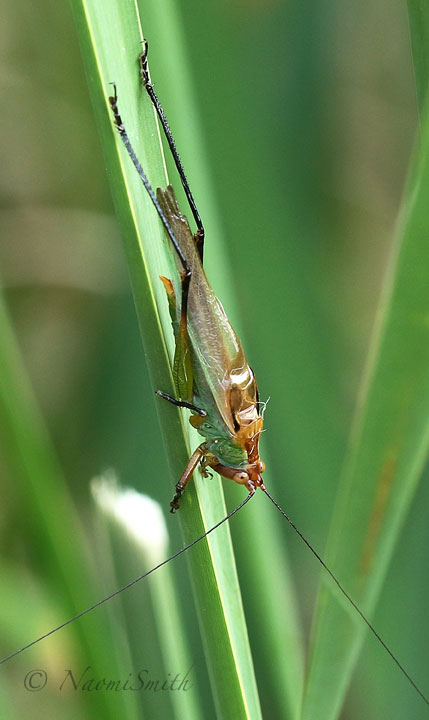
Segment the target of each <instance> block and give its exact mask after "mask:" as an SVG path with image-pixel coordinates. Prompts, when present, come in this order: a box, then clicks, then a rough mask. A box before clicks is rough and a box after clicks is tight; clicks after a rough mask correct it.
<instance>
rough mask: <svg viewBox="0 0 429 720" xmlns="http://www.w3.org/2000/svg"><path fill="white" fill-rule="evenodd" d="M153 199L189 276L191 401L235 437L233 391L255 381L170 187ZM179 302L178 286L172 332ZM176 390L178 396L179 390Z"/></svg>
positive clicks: (188, 318)
mask: <svg viewBox="0 0 429 720" xmlns="http://www.w3.org/2000/svg"><path fill="white" fill-rule="evenodd" d="M157 197H158V201H159V203H160V205H161V208H162V211H163V213H164V215H165V217H166V219H167V220H168V222H169V224H170V227H171V229H172V230H173V232H174V235H175V237H176V239H177V242H178V243H179V245H180V248H181V250H182V252H183V254H184V255H185V258H186V260H187V262H188V265H189V267H190V269H191V271H192V277H191V282H190V286H189V297H188V313H187V326H188V334H189V342H190V351H191V364H192V372H193V383H194V389H193V393H194V396H195V395H197V396H198V397H199V398H201V402H202V403H204V404H205V405H204V404H203V405H202V407H204V409H207V410H208V412H209V411H210V405H212V404H213V403H214V404H215V406H216V408H217V411H218V413H219V415H220V416H221V418H222V420H223V422H224V424H225V425H226V428H227V429H228V431H229V433H230V434H231V435H234V434H235V426H234V418H233V415H232V410H231V402H230V395H231V391H232V390H236V389H237V388H246V387H247V386H248V385H249V383H251V382H252V380H253V373H252V372H251V370H250V368H249V366H248V364H247V361H246V358H245V356H244V352H243V349H242V347H241V344H240V341H239V340H238V338H237V336H236V334H235V332H234V330H233V328H232V327H231V324H230V322H229V320H228V318H227V316H226V313H225V311H224V309H223V307H222V304H221V302H220V301H219V300H218V299H217V297H216V295H215V294H214V292H213V290H212V289H211V287H210V285H209V283H208V280H207V277H206V274H205V272H204V268H203V266H202V263H201V260H200V257H199V255H198V252H197V249H196V246H195V242H194V237H193V234H192V232H191V229H190V227H189V224H188V221H187V220H186V218H185V217H184V216H183V215H182V213H181V212H180V209H179V206H178V204H177V200H176V197H175V194H174V190H173V188H172V187H171V185H169V186H168V188H167V189H166V190H165V191H163V190H160V189H158V190H157ZM176 263H177V267H178V270H179V273H180V272H181V271H182V269H183V268H182V266H181V264H180V260H179V259H178V258H177V257H176ZM180 297H181V292H180V287H176V288H175V298H176V303H175V305H176V328H178V327H179V323H180ZM174 324H175V323H174V322H173V325H174ZM179 342H182V344H183V340H180V338H179V334H178V331H176V346H177V345H178V343H179ZM176 354H177V347H176ZM182 354H183V348H182V349H181V350H180V355H182ZM178 390H179V391H180V387H178Z"/></svg>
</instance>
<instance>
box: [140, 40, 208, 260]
mask: <svg viewBox="0 0 429 720" xmlns="http://www.w3.org/2000/svg"><path fill="white" fill-rule="evenodd" d="M148 49H149V45H148V42H147V40H143V50H142V52H141V53H140V55H139V63H140V78H141V81H142V85H143V87H144V88H145V90H146V92H147V94H148V95H149V97H150V99H151V101H152V104H153V106H154V108H155V110H156V113H157V115H158V117H159V121H160V123H161V125H162V129H163V130H164V134H165V137H166V138H167V142H168V146H169V148H170V151H171V154H172V156H173V160H174V163H175V165H176V168H177V172H178V173H179V176H180V180H181V182H182V186H183V189H184V191H185V195H186V198H187V200H188V203H189V207H190V208H191V212H192V215H193V216H194V220H195V223H196V225H197V228H198V229H197V232H196V233H195V234H194V240H195V244H196V246H197V251H198V255H199V256H200V260H201V262H203V254H204V237H205V230H204V225H203V222H202V220H201V217H200V214H199V212H198V209H197V206H196V204H195V200H194V196H193V195H192V192H191V188H190V187H189V182H188V179H187V177H186V175H185V170H184V168H183V164H182V161H181V159H180V155H179V153H178V151H177V147H176V143H175V142H174V138H173V133H172V132H171V129H170V126H169V124H168V121H167V118H166V116H165V113H164V109H163V107H162V105H161V103H160V101H159V98H158V96H157V94H156V92H155V90H154V89H153V85H152V83H151V81H150V77H149V68H148V64H147V54H148Z"/></svg>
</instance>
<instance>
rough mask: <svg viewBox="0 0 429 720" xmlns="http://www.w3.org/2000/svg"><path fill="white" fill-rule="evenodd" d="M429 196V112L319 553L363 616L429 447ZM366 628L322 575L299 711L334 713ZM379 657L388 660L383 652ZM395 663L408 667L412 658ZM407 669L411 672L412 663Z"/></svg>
mask: <svg viewBox="0 0 429 720" xmlns="http://www.w3.org/2000/svg"><path fill="white" fill-rule="evenodd" d="M428 198H429V121H428V118H427V117H426V118H424V120H423V124H422V137H421V142H420V144H419V147H418V149H417V153H416V154H415V157H414V162H413V165H412V171H411V173H410V177H409V182H408V186H407V191H406V193H405V197H404V200H403V204H402V210H401V215H400V220H399V223H398V229H397V237H396V242H395V246H394V249H393V253H392V257H391V263H390V268H389V272H388V275H387V278H386V284H385V287H384V292H383V296H382V301H381V305H380V308H379V314H378V322H377V325H376V329H375V333H374V337H373V343H372V351H371V353H370V357H369V362H368V367H367V373H366V377H365V379H364V383H363V387H362V391H361V396H360V402H359V407H358V411H357V413H356V417H355V421H354V427H353V431H352V435H351V441H350V446H349V451H348V455H347V458H346V463H345V468H344V472H343V476H342V480H341V484H340V491H339V496H338V502H337V506H336V510H335V513H334V518H333V522H332V526H331V533H330V541H329V543H328V551H327V555H326V561H327V564H328V565H329V566H330V567H331V568H332V569H333V571H334V572H335V574H336V575H337V577H338V578H339V579H340V581H341V582H342V583H343V584H344V586H345V588H346V589H347V591H348V592H349V593H350V595H351V596H352V597H353V599H354V600H355V601H356V602H357V603H358V605H359V607H360V608H361V609H362V611H363V612H364V613H365V614H366V615H367V616H369V617H371V616H372V614H373V611H374V608H375V605H376V602H377V599H378V597H379V594H380V591H381V588H382V585H383V581H384V578H385V576H386V572H387V569H388V566H389V562H390V560H391V557H392V554H393V552H394V549H395V544H396V543H397V541H398V538H399V535H400V531H401V528H402V526H403V523H404V520H405V517H406V514H407V511H408V509H409V506H410V502H411V500H412V498H413V495H414V492H415V490H416V487H417V483H418V481H419V479H420V476H421V472H422V468H423V464H424V462H425V460H426V457H427V451H428V440H429V426H428V408H429V373H428V368H429V342H428V328H429V325H428V307H429V283H428V268H429V245H428V242H427V207H428ZM378 629H379V631H380V633H381V634H382V635H383V632H382V629H381V628H378ZM365 634H366V629H365V625H364V624H363V623H362V622H361V621H360V620H359V618H358V617H357V616H356V614H355V613H354V612H353V610H352V609H351V608H350V607H348V606H347V603H346V602H345V601H343V600H342V599H341V597H339V594H338V593H332V585H331V584H330V583H329V580H327V579H326V577H324V579H323V585H322V588H321V591H320V595H319V598H318V604H317V608H316V620H315V624H314V627H313V636H312V648H311V656H310V669H309V676H308V681H307V684H306V689H305V696H304V704H303V710H302V715H301V717H302V718H305V720H310V719H313V718H316V717H317V719H318V720H328V719H330V720H333V719H334V718H337V717H338V716H339V712H340V709H341V705H342V702H343V699H344V695H345V692H346V690H347V686H348V683H349V681H350V676H351V673H352V670H353V667H354V664H355V661H356V659H357V656H358V653H359V650H360V648H361V646H362V643H363V639H364V637H365ZM386 640H388V639H387V638H386ZM383 652H384V651H383V650H382V649H381V648H380V653H381V654H382V653H383ZM384 661H385V662H390V660H389V658H388V657H387V656H386V657H385V658H384ZM402 661H403V662H404V664H406V665H407V666H410V665H412V656H410V657H409V658H408V662H407V659H406V658H402ZM408 669H409V671H410V673H411V675H418V668H412V667H408ZM397 682H398V683H400V682H403V687H404V690H403V691H404V693H406V692H410V693H412V692H413V691H412V689H411V688H409V687H408V685H407V682H406V680H405V678H401V677H400V676H399V674H398V678H397ZM411 700H412V702H415V703H416V704H417V706H419V703H421V700H420V699H419V698H418V696H417V695H415V696H413V697H412V699H411Z"/></svg>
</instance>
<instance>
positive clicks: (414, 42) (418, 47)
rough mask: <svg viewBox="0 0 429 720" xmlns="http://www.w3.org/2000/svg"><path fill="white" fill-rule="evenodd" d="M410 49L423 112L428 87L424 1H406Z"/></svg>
mask: <svg viewBox="0 0 429 720" xmlns="http://www.w3.org/2000/svg"><path fill="white" fill-rule="evenodd" d="M408 19H409V23H410V34H411V47H412V51H413V60H414V74H415V78H416V89H417V101H418V104H419V109H420V112H422V111H423V108H424V104H425V101H426V99H427V90H428V87H429V52H428V47H429V7H428V4H427V2H425V0H408Z"/></svg>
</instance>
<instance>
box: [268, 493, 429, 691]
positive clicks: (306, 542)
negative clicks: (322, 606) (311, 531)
mask: <svg viewBox="0 0 429 720" xmlns="http://www.w3.org/2000/svg"><path fill="white" fill-rule="evenodd" d="M261 490H262V491H263V492H264V493H265V495H266V496H267V497H268V498H269V499H270V500H271V502H272V503H273V505H275V507H276V508H277V510H278V511H279V512H280V513H281V514H282V515H283V517H284V518H286V520H287V521H288V523H289V525H290V526H291V527H292V529H293V530H295V532H296V534H297V535H299V537H300V538H301V540H303V541H304V542H305V544H306V545H307V547H308V548H309V550H310V551H311V552H312V553H313V555H314V557H315V558H316V559H317V560H318V561H319V563H320V564H321V565H322V567H323V568H324V569H325V570H326V572H327V573H328V575H329V576H330V577H331V578H332V580H333V581H334V583H335V584H336V585H337V587H338V588H339V589H340V590H341V592H342V594H343V595H344V597H345V598H346V599H347V600H348V602H349V603H350V605H351V606H352V607H353V608H354V609H355V610H356V612H357V613H358V614H359V615H360V617H361V618H362V620H363V621H364V622H365V623H366V624H367V626H368V627H369V629H370V630H371V632H372V634H373V635H374V636H375V637H376V638H377V640H378V642H379V643H380V644H381V645H382V646H383V648H384V649H385V651H386V652H387V653H388V654H389V655H390V657H391V658H392V660H393V661H394V662H395V663H396V665H397V666H398V668H399V669H400V671H401V672H402V674H403V675H405V677H406V678H407V680H408V682H409V683H410V684H411V685H412V686H413V688H414V690H416V692H417V693H418V694H419V695H420V697H421V698H422V700H424V702H425V703H426V705H429V700H428V698H427V697H426V696H425V695H424V693H423V692H422V691H421V690H420V688H419V687H418V685H417V684H416V683H415V682H414V680H413V678H412V677H411V675H409V674H408V672H407V671H406V670H405V668H404V666H403V665H402V664H401V663H400V662H399V660H398V658H397V657H396V656H395V655H394V654H393V652H392V651H391V650H390V648H389V647H388V646H387V645H386V643H385V642H384V640H383V638H382V637H381V636H380V635H379V634H378V632H377V630H376V629H375V627H374V626H373V625H372V624H371V623H370V621H369V620H368V618H367V617H365V615H364V614H363V612H362V610H361V609H360V608H359V607H358V605H356V603H355V601H354V600H353V599H352V598H351V597H350V595H349V594H348V592H347V591H346V590H345V589H344V588H343V586H342V585H341V583H340V581H339V580H338V579H337V578H336V577H335V575H334V573H333V572H332V570H331V569H330V568H329V567H328V566H327V564H326V563H325V561H324V560H322V558H321V556H320V555H319V553H318V552H317V551H316V550H315V549H314V547H313V546H312V545H311V544H310V543H309V541H308V540H307V538H306V537H304V535H303V534H302V532H301V531H300V530H298V528H297V526H296V525H295V523H294V522H293V521H292V520H291V519H290V517H289V515H287V513H286V512H285V511H284V510H283V508H282V507H280V505H279V504H278V502H277V501H276V500H274V498H273V496H272V495H270V493H269V492H268V490H267V489H266V487H265V486H264V487H261Z"/></svg>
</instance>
